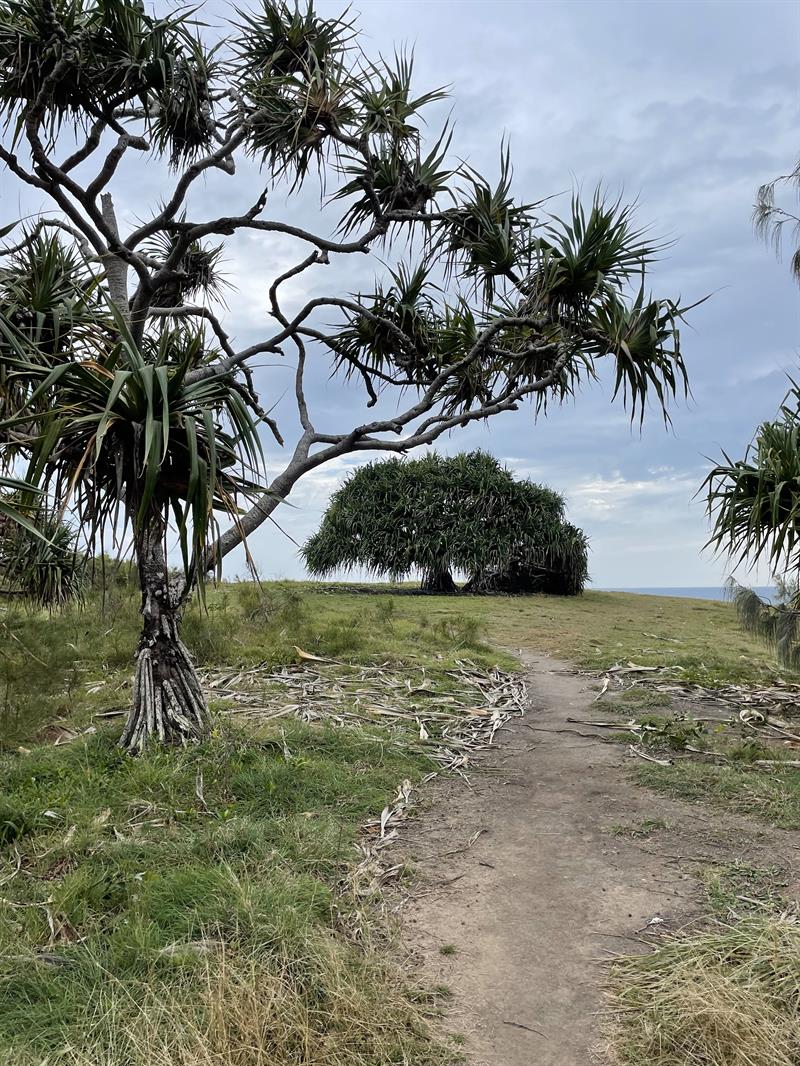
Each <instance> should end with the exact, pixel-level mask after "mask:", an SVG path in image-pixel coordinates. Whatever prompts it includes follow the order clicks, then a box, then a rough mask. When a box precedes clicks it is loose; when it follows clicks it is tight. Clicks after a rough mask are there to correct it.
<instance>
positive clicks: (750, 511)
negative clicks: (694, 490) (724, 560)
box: [705, 382, 800, 572]
mask: <svg viewBox="0 0 800 1066" xmlns="http://www.w3.org/2000/svg"><path fill="white" fill-rule="evenodd" d="M705 488H706V492H707V501H708V508H709V513H710V514H712V515H713V516H714V528H713V532H712V538H711V543H713V544H714V545H715V546H716V547H718V548H719V549H721V550H722V551H725V552H727V553H728V554H729V555H730V556H731V557H732V558H733V559H735V560H736V561H742V560H745V559H749V560H751V561H752V562H754V563H755V562H758V561H760V560H764V561H767V562H769V564H770V565H771V566H773V567H774V568H775V569H777V570H781V571H783V570H789V571H792V572H796V571H797V570H798V568H799V567H800V385H797V384H796V383H795V382H792V384H791V388H790V390H789V392H788V394H787V396H786V398H785V400H784V402H783V404H782V406H781V409H780V412H779V415H778V418H777V419H775V420H774V421H772V422H763V423H762V424H761V425H760V426H759V427H758V429H757V430H756V434H755V437H754V439H753V442H752V444H751V445H750V446H749V448H748V449H747V451H746V452H745V455H744V458H742V459H737V460H734V459H731V457H730V456H729V455H727V454H726V453H724V452H723V457H722V462H720V463H718V464H717V465H716V466H715V467H714V468H713V470H712V471H711V472H710V473H709V475H708V477H707V479H706V482H705Z"/></svg>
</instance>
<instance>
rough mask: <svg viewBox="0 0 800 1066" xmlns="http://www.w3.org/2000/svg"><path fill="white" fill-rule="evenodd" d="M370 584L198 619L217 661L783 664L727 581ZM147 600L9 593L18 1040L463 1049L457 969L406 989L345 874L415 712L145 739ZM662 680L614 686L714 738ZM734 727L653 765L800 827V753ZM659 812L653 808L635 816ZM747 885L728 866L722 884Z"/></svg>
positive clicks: (140, 1051)
mask: <svg viewBox="0 0 800 1066" xmlns="http://www.w3.org/2000/svg"><path fill="white" fill-rule="evenodd" d="M373 592H374V590H364V589H357V588H349V589H347V590H342V589H338V590H332V589H330V588H329V587H326V586H321V585H313V584H310V583H306V584H303V583H290V582H282V583H273V584H268V585H265V586H263V587H259V586H256V585H254V584H252V583H240V584H225V585H222V586H221V587H219V588H217V589H210V590H209V593H208V598H207V604H206V607H205V608H204V609H203V608H201V607H200V606H199V605H197V604H195V605H193V606H192V607H191V608H190V610H189V611H188V612H187V616H186V619H185V625H184V636H185V639H186V642H187V643H188V645H189V647H190V648H191V650H192V651H193V653H194V655H195V657H196V659H197V661H198V663H199V664H200V665H201V666H208V667H211V666H213V667H222V668H227V667H231V668H236V667H247V666H251V665H255V664H265V665H267V666H275V667H278V666H281V665H283V664H287V663H293V662H296V661H297V658H298V656H297V650H296V648H298V647H299V648H301V649H303V650H304V651H306V652H310V653H312V654H316V655H320V656H323V657H326V658H332V659H336V660H340V661H342V662H344V663H348V662H350V663H359V664H376V665H384V664H385V665H386V668H387V669H393V670H396V671H398V672H401V673H402V672H403V671H408V670H410V669H411V670H413V672H414V676H415V677H418V676H419V669H420V668H424V669H425V670H426V671H427V672H428V676H429V677H432V676H434V674H436V673H437V671H438V674H439V675H441V672H442V671H443V670H445V669H447V668H448V667H450V666H452V665H454V664H455V663H456V662H457V661H458V660H459V659H462V658H468V659H470V660H472V661H474V662H476V663H477V664H479V665H481V666H484V667H489V666H491V665H494V664H495V663H498V664H499V665H501V666H505V667H513V666H514V665H515V660H514V659H513V658H512V657H511V656H510V654H508V653H501V652H498V651H497V650H496V647H497V646H503V647H506V648H508V649H511V650H513V649H516V648H519V647H520V646H521V647H525V648H529V649H531V650H542V651H545V652H549V653H551V654H554V655H560V656H562V657H564V658H568V659H572V660H573V661H575V662H577V663H578V664H579V665H581V666H584V667H595V668H603V667H607V666H609V665H611V664H613V663H614V662H616V661H620V660H628V659H632V660H634V661H636V662H639V663H643V664H649V663H652V664H658V665H679V666H682V667H684V670H685V673H684V674H683V675H682V676H684V677H685V678H686V679H687V680H698V681H702V682H703V683H712V684H713V683H716V682H722V681H728V680H738V681H742V682H747V681H762V680H770V679H772V678H773V677H774V676H776V674H777V668H776V666H775V664H774V662H772V661H771V658H770V656H769V655H768V653H767V652H765V651H764V649H763V648H761V647H759V646H758V645H756V644H754V643H753V642H752V641H751V640H750V639H749V638H747V637H744V636H743V635H742V634H741V633H740V632H739V631H738V628H737V626H736V622H735V617H734V615H733V611H732V609H731V608H730V607H729V606H728V605H726V604H702V603H697V602H693V601H686V600H679V599H674V600H662V599H658V598H654V597H638V596H630V595H624V594H615V593H588V594H587V595H586V596H584V597H581V598H578V599H572V600H570V599H559V598H557V597H547V596H536V597H520V598H510V597H509V598H506V597H493V598H472V597H463V598H461V597H420V596H413V595H408V594H407V590H405V589H402V588H397V589H393V590H388V591H387V590H386V589H383V590H381V594H380V595H375V594H372V593H373ZM137 609H138V597H137V596H136V594H135V592H134V591H133V590H132V589H131V588H130V587H129V585H128V584H127V582H126V581H125V580H124V579H121V580H119V581H117V582H115V583H110V585H109V587H108V588H107V590H106V593H105V596H104V597H101V595H100V593H99V592H98V591H97V590H96V589H95V590H93V591H92V593H91V594H90V598H89V604H88V606H87V608H86V609H85V610H83V611H81V610H77V609H74V608H72V609H69V610H67V611H65V612H64V613H63V614H54V615H53V616H51V617H48V616H46V615H43V614H42V613H27V612H26V611H24V610H23V609H21V608H20V607H19V606H18V605H15V604H13V603H7V604H5V607H4V609H3V608H2V606H0V628H1V629H2V642H0V716H1V720H0V726H1V727H2V744H1V745H0V781H1V782H2V786H1V789H0V795H2V800H0V1061H2V1062H4V1063H5V1062H8V1063H9V1066H34V1064H36V1066H40V1064H41V1063H42V1062H43V1061H47V1063H48V1066H68V1064H69V1066H145V1064H146V1066H172V1064H176V1066H290V1064H291V1066H323V1064H328V1063H330V1064H331V1066H401V1064H411V1063H413V1064H415V1066H428V1064H430V1066H434V1064H436V1066H438V1064H441V1063H444V1062H448V1061H451V1057H450V1058H449V1057H448V1056H449V1055H450V1053H449V1052H448V1051H447V1050H446V1049H445V1048H444V1047H441V1046H439V1045H437V1044H436V1043H435V1042H433V1041H432V1039H431V1036H430V1032H429V1030H428V1029H427V1026H426V1019H427V1017H428V1016H429V1015H430V1014H431V1013H432V1012H436V1011H437V1010H438V1009H439V1008H440V1005H441V1003H442V1002H443V1001H444V999H445V991H444V990H438V991H437V990H422V989H417V988H413V987H409V984H408V981H407V979H406V978H404V977H402V976H401V975H400V974H399V972H398V971H397V970H396V969H395V968H394V967H393V964H392V962H391V957H392V956H391V951H390V950H387V947H388V946H387V944H385V943H383V942H380V941H377V942H375V943H373V941H374V940H375V938H376V937H378V936H379V935H383V934H379V933H378V927H377V926H376V925H375V923H374V922H373V920H372V918H371V917H370V912H369V909H367V912H364V909H363V908H364V906H365V904H364V902H363V901H362V900H360V899H357V898H355V897H354V896H353V894H352V893H351V892H350V891H349V888H348V885H349V882H348V870H349V869H350V864H351V863H352V862H353V860H355V859H356V858H357V852H356V849H355V847H354V844H355V842H356V840H357V839H358V838H359V835H360V833H361V828H360V827H361V826H362V825H363V823H364V822H365V821H366V820H368V819H371V818H374V817H375V816H376V815H377V814H378V813H379V812H380V811H381V809H382V808H383V807H384V806H385V804H386V803H387V802H388V801H389V800H390V799H391V797H392V795H393V794H394V792H395V791H396V788H397V785H398V783H399V781H401V780H402V779H403V778H406V777H408V778H410V779H411V780H412V781H413V780H418V779H419V778H420V776H421V775H423V774H424V773H425V772H426V771H427V770H428V769H429V768H430V763H429V762H428V760H427V759H426V757H425V755H424V754H423V753H421V752H420V750H419V745H418V743H416V742H415V741H417V740H418V737H417V735H416V731H414V730H409V731H408V733H407V734H406V733H404V732H403V731H402V730H399V731H398V730H395V731H393V732H391V733H390V732H388V731H386V730H383V729H380V728H378V727H374V728H373V727H372V726H368V727H365V728H359V729H356V728H337V729H331V728H326V727H313V728H312V727H308V726H303V725H301V724H299V723H297V722H294V721H292V720H287V719H282V720H281V724H280V725H277V724H273V726H272V731H268V730H267V731H264V730H262V731H261V732H259V733H257V734H255V735H253V734H245V733H243V732H240V731H236V730H234V729H233V728H232V727H230V726H223V727H221V729H220V730H218V732H217V733H216V734H215V735H214V736H212V737H211V738H210V739H209V740H208V741H207V742H206V743H205V744H203V745H202V746H199V747H195V748H192V749H189V750H186V751H180V752H175V751H173V752H166V753H165V752H158V751H151V752H149V753H147V754H146V755H145V756H144V757H142V758H140V759H136V760H132V759H129V758H127V757H125V756H123V755H122V754H121V753H120V752H119V750H118V749H117V747H116V746H115V743H114V736H115V732H116V731H118V728H119V726H118V724H117V725H116V726H110V725H109V724H108V723H109V722H116V721H118V720H117V719H105V718H103V717H95V715H97V714H98V713H99V714H102V713H103V712H105V711H108V710H112V709H122V708H125V707H126V706H127V704H128V701H129V699H130V675H131V659H132V654H133V651H134V648H135V644H136V639H137V633H138V613H137ZM648 634H651V635H648ZM484 636H485V638H486V640H487V641H488V642H489V643H485V642H484ZM663 638H670V639H663ZM492 644H494V645H495V647H494V648H493V647H492ZM445 687H446V686H445ZM663 702H664V701H663V697H662V696H660V695H659V694H648V693H644V694H638V693H635V692H632V693H630V694H629V695H627V696H626V697H625V699H624V700H623V701H618V702H615V703H614V704H609V706H614V707H615V709H617V710H621V711H623V713H626V714H630V715H638V716H641V713H642V712H646V713H647V715H648V717H649V719H651V720H652V722H653V723H654V724H656V725H657V728H658V729H659V731H660V736H661V741H660V742H663V743H664V744H666V745H667V747H669V748H670V749H672V750H675V751H680V750H682V748H683V746H684V744H685V742H686V739H687V736H688V737H689V739H690V740H691V739H696V740H699V742H700V743H706V742H707V739H708V738H706V737H705V736H703V735H701V736H700V737H697V736H696V734H695V733H694V732H692V730H691V727H688V728H689V733H686V728H687V727H686V725H685V723H682V722H680V721H679V720H678V719H676V718H675V716H670V715H669V714H664V713H659V714H654V713H653V712H654V710H658V709H659V708H660V707H661V706H662V704H663ZM91 724H94V725H95V726H97V729H98V732H97V733H96V734H93V735H86V736H84V737H80V738H79V739H77V740H73V741H72V742H71V743H69V744H66V745H63V746H54V745H53V740H54V739H55V737H56V736H57V735H58V731H59V730H62V729H64V728H71V729H76V730H79V729H83V728H86V727H87V726H89V725H91ZM712 740H713V744H714V746H717V743H718V741H719V742H720V743H726V744H727V748H726V750H727V753H728V754H729V756H730V757H731V760H732V761H731V763H730V765H725V766H720V765H716V764H713V763H709V762H693V761H690V760H685V761H683V760H681V761H680V762H678V763H676V764H675V765H673V766H671V767H666V768H662V767H657V766H651V765H647V766H642V767H640V768H638V769H637V771H636V772H635V773H636V778H637V780H639V781H641V782H642V783H643V784H646V785H648V786H650V787H653V788H657V789H661V790H665V791H668V792H671V793H673V794H677V795H683V796H685V797H687V798H693V799H709V798H710V799H711V800H712V801H713V802H719V803H722V804H725V805H726V806H732V807H734V808H735V809H737V810H747V811H750V812H756V813H758V814H760V815H761V816H762V817H765V818H768V819H769V820H771V821H773V822H774V823H775V824H778V825H783V826H786V827H796V826H798V825H800V774H798V773H797V772H796V771H791V770H789V769H786V770H777V771H763V770H760V769H758V768H755V767H754V766H753V762H754V760H755V759H756V758H758V757H760V754H761V753H762V751H761V749H760V748H759V747H758V746H757V745H753V744H752V742H742V741H739V740H737V741H733V740H730V741H728V740H723V739H721V738H717V737H716V736H714V737H713V738H712ZM657 828H659V823H658V820H656V819H653V820H652V821H648V822H647V823H646V824H645V823H643V824H642V825H641V826H635V827H623V828H621V830H620V831H629V830H630V831H633V832H636V833H650V832H653V831H655V830H656V829H657ZM734 887H735V886H734ZM730 890H731V888H730V885H726V884H723V883H720V885H719V886H718V895H719V900H720V906H722V902H723V901H724V899H725V898H726V896H725V893H726V892H729V891H730ZM367 907H368V905H367ZM353 928H358V929H359V930H360V931H361V937H360V939H359V940H357V941H356V940H354V939H353V937H352V936H351V934H350V930H352V929H353ZM449 948H450V946H449V945H445V952H447V951H448V950H449ZM254 1048H258V1049H260V1050H259V1051H258V1053H257V1054H256V1052H254V1051H253V1049H254ZM629 1061H631V1062H633V1061H634V1060H633V1059H630V1060H629ZM639 1061H650V1060H639ZM652 1061H653V1062H654V1063H658V1064H659V1066H661V1063H662V1061H663V1062H664V1063H667V1062H670V1061H672V1060H669V1059H663V1060H660V1059H653V1060H652ZM674 1061H675V1062H677V1061H679V1060H674ZM687 1061H689V1060H687ZM709 1061H710V1062H713V1061H714V1060H713V1059H711V1060H709ZM754 1061H757V1060H754Z"/></svg>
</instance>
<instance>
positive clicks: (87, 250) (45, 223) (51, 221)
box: [0, 218, 95, 259]
mask: <svg viewBox="0 0 800 1066" xmlns="http://www.w3.org/2000/svg"><path fill="white" fill-rule="evenodd" d="M43 229H60V230H63V231H64V232H65V233H68V234H69V235H70V236H71V237H73V238H74V240H75V243H76V244H77V245H78V247H79V248H80V250H81V254H82V255H83V256H84V257H85V258H86V259H94V258H95V256H93V255H92V249H91V247H90V245H89V242H88V241H87V240H86V238H85V237H84V235H83V234H82V233H81V232H80V231H79V230H77V229H74V228H73V227H72V226H68V225H67V223H66V222H61V221H60V220H59V219H57V218H40V219H38V220H37V222H36V225H35V226H34V227H33V229H32V230H31V231H30V233H28V234H27V236H26V237H25V238H24V239H23V240H21V241H20V242H19V243H18V244H7V245H6V246H5V248H0V255H13V254H14V253H15V252H21V251H22V249H23V248H27V247H28V246H29V245H30V244H32V243H33V242H34V241H35V240H36V238H37V237H38V236H39V234H40V233H41V232H42V230H43Z"/></svg>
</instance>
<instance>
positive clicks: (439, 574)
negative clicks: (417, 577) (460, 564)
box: [421, 565, 458, 595]
mask: <svg viewBox="0 0 800 1066" xmlns="http://www.w3.org/2000/svg"><path fill="white" fill-rule="evenodd" d="M421 588H422V591H423V592H439V593H447V594H449V595H452V594H453V593H455V592H458V586H457V585H456V583H455V581H453V575H452V574H451V573H450V571H449V570H448V568H447V566H445V565H442V566H437V567H435V568H434V569H431V570H428V571H426V573H425V574H423V577H422V585H421Z"/></svg>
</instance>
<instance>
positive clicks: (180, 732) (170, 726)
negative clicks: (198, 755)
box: [120, 523, 210, 754]
mask: <svg viewBox="0 0 800 1066" xmlns="http://www.w3.org/2000/svg"><path fill="white" fill-rule="evenodd" d="M153 526H154V527H155V528H152V527H151V528H148V529H147V530H146V531H145V532H144V533H143V534H142V535H141V537H140V538H139V544H138V546H137V556H138V567H139V582H140V587H141V590H142V607H141V614H142V634H141V637H140V638H139V646H138V649H137V651H136V672H135V675H134V681H133V706H132V707H131V711H130V714H129V715H128V721H127V722H126V724H125V729H124V730H123V733H122V738H121V740H120V743H121V745H122V747H123V748H125V750H126V751H129V752H131V753H132V754H136V753H138V752H140V751H142V749H143V748H144V747H145V745H146V744H147V743H148V741H150V740H153V739H155V740H156V741H157V742H159V743H161V744H186V743H187V742H188V741H190V740H198V739H200V738H201V737H202V736H204V735H205V734H206V733H207V732H208V729H209V726H210V716H209V712H208V707H207V705H206V701H205V697H204V696H203V690H202V687H201V685H200V679H199V678H198V676H197V671H196V670H195V667H194V663H193V662H192V658H191V656H190V654H189V652H188V650H187V649H186V647H185V645H184V644H183V642H182V641H181V639H180V636H179V626H180V621H181V614H182V600H183V597H182V588H180V587H178V586H177V585H176V583H175V582H172V583H171V582H170V580H169V575H168V572H167V565H166V559H165V557H164V545H163V532H164V531H163V526H161V525H160V524H159V523H154V524H153Z"/></svg>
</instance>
